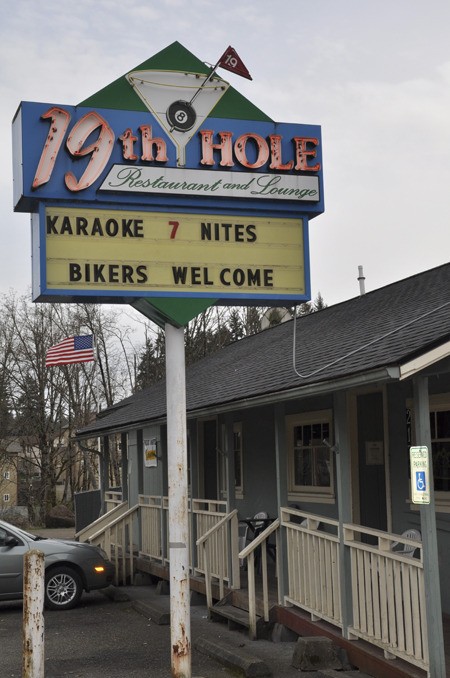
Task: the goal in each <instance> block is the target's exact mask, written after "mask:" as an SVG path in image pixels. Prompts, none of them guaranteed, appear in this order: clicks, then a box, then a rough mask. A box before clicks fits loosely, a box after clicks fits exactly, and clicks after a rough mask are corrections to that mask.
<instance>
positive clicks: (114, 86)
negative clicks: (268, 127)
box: [79, 42, 273, 122]
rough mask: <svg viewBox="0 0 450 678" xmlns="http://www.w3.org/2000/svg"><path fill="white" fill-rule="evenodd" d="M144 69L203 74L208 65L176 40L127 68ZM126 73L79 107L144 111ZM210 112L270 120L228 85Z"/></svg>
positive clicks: (215, 114) (143, 105) (206, 71)
mask: <svg viewBox="0 0 450 678" xmlns="http://www.w3.org/2000/svg"><path fill="white" fill-rule="evenodd" d="M147 70H165V71H187V72H193V73H200V74H202V75H204V76H205V77H206V76H207V75H208V73H209V72H210V71H211V68H209V67H208V66H207V65H206V64H205V63H204V62H203V61H201V60H200V59H198V58H197V57H196V56H195V55H194V54H192V52H190V51H189V50H188V49H186V47H183V45H181V44H180V43H179V42H173V43H172V44H171V45H169V46H168V47H166V48H165V49H163V50H161V51H160V52H158V53H157V54H155V55H154V56H152V57H150V59H147V61H144V62H143V63H142V64H139V66H136V67H135V68H132V69H130V70H129V71H128V73H132V72H133V71H147ZM128 73H125V74H124V75H122V76H121V77H120V78H118V79H117V80H114V82H112V83H111V84H110V85H107V86H106V87H103V89H101V90H99V91H98V92H97V93H96V94H93V95H92V96H90V97H88V98H87V99H85V100H84V101H82V102H80V104H79V106H93V107H94V106H96V107H99V108H113V109H118V110H124V111H146V112H148V108H147V107H146V106H145V104H144V103H143V101H142V100H141V99H140V98H139V97H138V96H137V94H136V93H135V91H134V89H133V88H132V87H131V86H130V84H129V82H128V80H127V78H126V76H127V75H128ZM210 115H211V117H213V118H233V119H236V120H261V121H266V122H273V120H272V119H271V118H269V116H268V115H266V114H265V113H263V112H262V111H261V110H260V109H259V108H257V107H256V106H255V105H254V104H252V103H251V101H249V100H248V99H246V98H245V97H244V96H243V95H242V94H240V93H239V92H238V91H237V90H235V89H234V87H229V89H228V90H227V92H226V93H225V95H224V96H223V97H222V99H221V100H220V101H219V103H218V104H217V106H216V107H215V108H214V109H213V110H212V111H211V114H210Z"/></svg>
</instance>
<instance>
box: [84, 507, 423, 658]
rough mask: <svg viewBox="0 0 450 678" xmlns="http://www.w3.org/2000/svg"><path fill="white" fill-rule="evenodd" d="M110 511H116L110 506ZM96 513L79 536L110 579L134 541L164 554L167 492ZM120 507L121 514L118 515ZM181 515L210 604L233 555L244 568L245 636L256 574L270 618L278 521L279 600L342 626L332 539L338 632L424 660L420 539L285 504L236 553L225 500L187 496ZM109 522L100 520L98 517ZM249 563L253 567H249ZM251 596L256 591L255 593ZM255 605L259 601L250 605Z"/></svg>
mask: <svg viewBox="0 0 450 678" xmlns="http://www.w3.org/2000/svg"><path fill="white" fill-rule="evenodd" d="M114 511H116V513H114ZM114 511H112V512H110V513H109V514H106V515H105V516H102V518H100V519H98V520H97V521H96V522H95V523H94V524H93V525H92V526H89V528H88V529H89V532H88V533H87V532H84V531H83V534H84V535H85V538H86V534H87V535H88V536H87V539H88V540H89V541H90V542H91V543H94V544H98V545H99V546H101V547H102V548H103V549H104V550H105V551H106V552H107V554H108V556H109V557H110V558H111V559H112V560H113V562H114V564H115V567H116V583H118V582H119V581H126V579H127V576H131V577H132V576H133V572H134V553H135V550H136V549H135V546H134V543H139V544H140V549H139V555H144V556H147V557H149V558H152V559H156V560H158V561H160V562H161V563H162V564H167V563H168V550H167V549H168V547H167V539H168V537H167V522H168V521H167V511H168V501H167V498H166V497H147V496H140V497H139V504H138V505H137V506H135V507H134V508H132V509H129V510H127V507H126V505H125V506H124V505H123V504H122V505H119V506H117V507H116V508H115V509H114ZM120 513H122V514H123V515H120ZM189 514H190V544H191V542H192V548H190V565H191V572H192V573H193V574H201V575H203V576H204V577H205V588H206V595H207V604H208V607H212V605H213V583H216V584H217V585H218V589H219V595H220V596H221V597H222V596H223V593H224V589H225V585H228V586H229V587H230V588H240V569H239V562H240V561H241V562H242V560H245V561H246V564H247V571H248V592H249V622H250V636H251V637H256V621H257V600H256V595H257V594H256V575H257V574H261V580H262V601H260V602H262V608H263V617H264V619H265V620H266V621H267V620H268V619H269V593H268V567H267V566H268V560H267V554H268V551H267V549H268V543H269V539H270V538H272V539H273V536H275V538H276V550H275V551H274V550H273V547H272V553H276V568H277V574H278V567H279V563H280V543H279V542H280V536H279V535H280V530H281V529H284V530H285V537H286V546H287V550H286V554H287V561H286V568H287V582H286V591H283V592H280V591H279V595H278V598H279V601H278V602H279V603H280V604H289V605H294V606H298V607H300V608H302V609H304V610H306V611H308V612H309V613H310V614H311V617H312V619H313V620H316V619H324V620H326V621H328V622H330V623H332V624H334V625H336V626H338V627H339V628H342V626H343V622H342V610H341V589H340V560H339V554H340V549H339V547H340V540H344V548H345V549H346V552H347V553H348V551H347V549H348V550H349V551H350V562H351V568H350V569H351V572H350V575H351V587H350V591H349V592H347V595H349V596H351V602H352V610H353V620H352V623H351V625H350V626H349V628H346V629H345V632H346V634H349V635H353V636H354V637H359V638H363V639H364V640H366V641H367V642H369V643H372V644H374V645H376V646H378V647H380V648H382V649H383V650H384V651H385V653H386V655H387V656H392V657H394V656H397V657H401V658H402V659H404V660H405V661H408V662H410V663H412V664H415V665H417V666H419V667H420V668H423V669H424V670H427V666H428V664H429V658H428V643H427V627H426V615H425V602H424V601H425V593H424V577H423V562H422V546H421V544H420V542H415V541H412V540H410V539H406V538H403V537H401V536H398V535H394V534H389V533H386V532H380V531H377V530H371V529H369V528H364V527H362V526H359V525H352V524H344V525H343V534H339V523H338V521H336V520H332V519H329V518H325V517H323V516H318V515H315V514H311V513H305V512H303V511H301V510H298V509H294V508H281V509H280V518H279V519H277V520H275V521H274V522H273V523H272V524H271V525H269V527H267V528H266V529H265V530H264V531H263V532H262V533H261V534H259V535H258V536H257V537H256V538H255V539H254V540H253V541H252V542H250V544H248V546H246V548H244V549H243V550H242V551H241V552H240V553H239V552H238V551H239V548H238V543H239V540H238V515H237V511H236V510H235V511H232V512H231V513H229V514H227V512H226V503H225V502H217V501H209V500H200V499H193V500H191V501H190V504H189ZM106 522H108V524H105V523H106ZM395 542H397V543H398V544H400V545H403V544H406V545H408V544H409V545H413V546H415V547H416V551H417V552H418V554H419V558H411V557H407V556H405V555H402V554H401V553H399V552H398V551H395V550H393V544H394V543H395ZM257 569H258V572H257ZM259 595H260V593H259V591H258V596H259ZM259 611H260V610H259Z"/></svg>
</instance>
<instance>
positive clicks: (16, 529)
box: [4, 523, 47, 541]
mask: <svg viewBox="0 0 450 678" xmlns="http://www.w3.org/2000/svg"><path fill="white" fill-rule="evenodd" d="M4 527H5V528H6V529H8V528H9V527H11V528H12V529H13V530H14V532H17V533H18V534H19V535H21V536H23V537H26V538H27V539H32V540H33V541H41V540H42V539H47V537H41V536H40V535H38V534H31V532H26V531H25V530H22V529H21V528H20V527H15V525H8V524H7V523H5V525H4Z"/></svg>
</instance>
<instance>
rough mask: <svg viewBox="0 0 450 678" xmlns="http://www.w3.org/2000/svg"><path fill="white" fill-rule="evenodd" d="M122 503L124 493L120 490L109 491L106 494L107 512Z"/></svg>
mask: <svg viewBox="0 0 450 678" xmlns="http://www.w3.org/2000/svg"><path fill="white" fill-rule="evenodd" d="M121 503H122V492H121V491H119V490H108V491H107V492H105V504H106V511H110V510H111V509H113V508H114V507H115V506H117V505H118V504H121Z"/></svg>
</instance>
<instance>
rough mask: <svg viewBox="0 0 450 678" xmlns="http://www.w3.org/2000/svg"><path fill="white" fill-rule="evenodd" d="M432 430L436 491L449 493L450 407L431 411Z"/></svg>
mask: <svg viewBox="0 0 450 678" xmlns="http://www.w3.org/2000/svg"><path fill="white" fill-rule="evenodd" d="M430 428H431V449H432V456H433V474H434V491H435V492H448V491H449V490H450V407H447V409H440V408H439V409H431V411H430Z"/></svg>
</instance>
